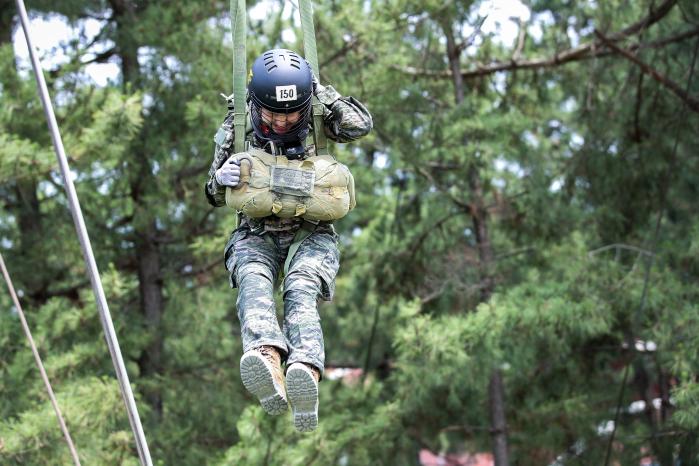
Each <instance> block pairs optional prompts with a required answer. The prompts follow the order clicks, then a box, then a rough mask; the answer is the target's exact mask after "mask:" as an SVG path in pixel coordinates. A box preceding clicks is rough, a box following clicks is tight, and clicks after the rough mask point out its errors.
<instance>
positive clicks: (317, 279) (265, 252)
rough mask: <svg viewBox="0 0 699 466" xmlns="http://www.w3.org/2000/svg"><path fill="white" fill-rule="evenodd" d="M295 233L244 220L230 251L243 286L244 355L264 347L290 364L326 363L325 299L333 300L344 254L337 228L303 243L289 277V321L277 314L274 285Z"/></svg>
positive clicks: (234, 278) (234, 281)
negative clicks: (320, 305) (319, 306)
mask: <svg viewBox="0 0 699 466" xmlns="http://www.w3.org/2000/svg"><path fill="white" fill-rule="evenodd" d="M294 234H295V231H293V230H292V231H265V228H264V224H257V225H256V224H255V223H254V222H244V223H243V224H242V225H241V226H240V227H239V228H238V229H236V230H235V231H234V232H233V233H232V235H231V238H230V239H229V241H228V244H227V245H226V249H225V256H224V257H225V263H226V268H227V269H228V271H229V272H230V277H231V287H233V288H235V287H238V300H237V302H236V307H237V310H238V319H239V320H240V327H241V334H242V338H243V351H249V350H251V349H254V348H257V347H259V346H263V345H271V346H275V347H277V348H279V349H280V350H281V352H282V355H283V356H282V357H283V358H285V359H286V363H287V365H290V364H292V363H294V362H303V363H307V364H312V365H313V366H315V367H317V368H318V369H319V370H320V371H321V373H322V372H323V369H324V365H325V346H324V343H323V331H322V329H321V326H320V315H319V314H318V309H317V304H318V301H319V299H321V298H322V299H323V300H326V301H330V300H332V297H333V293H334V289H335V275H336V274H337V270H338V268H339V262H340V253H339V251H338V248H337V235H336V234H335V232H334V230H333V228H332V226H331V225H319V226H318V227H317V228H316V229H315V231H313V232H312V233H311V234H310V236H308V237H307V238H306V239H305V240H303V242H302V243H301V245H300V247H299V248H298V251H297V252H296V254H295V255H294V257H293V259H292V260H291V262H290V264H289V270H288V273H287V274H286V276H285V277H284V283H283V299H284V322H283V327H282V329H280V328H279V322H278V320H277V315H276V306H275V303H274V296H273V292H274V286H275V283H276V282H277V279H278V278H279V276H280V274H282V273H283V272H284V270H283V269H284V261H285V260H286V257H287V254H288V251H289V247H290V246H291V244H292V243H293V239H294Z"/></svg>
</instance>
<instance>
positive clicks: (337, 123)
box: [205, 86, 373, 373]
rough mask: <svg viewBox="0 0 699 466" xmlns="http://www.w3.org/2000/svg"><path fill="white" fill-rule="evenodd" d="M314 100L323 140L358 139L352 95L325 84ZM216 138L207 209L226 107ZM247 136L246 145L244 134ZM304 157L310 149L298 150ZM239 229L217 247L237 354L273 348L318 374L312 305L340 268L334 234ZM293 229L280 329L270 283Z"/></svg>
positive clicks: (365, 126) (294, 224)
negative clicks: (233, 292)
mask: <svg viewBox="0 0 699 466" xmlns="http://www.w3.org/2000/svg"><path fill="white" fill-rule="evenodd" d="M318 99H319V100H320V102H321V103H323V104H324V111H323V121H324V130H325V134H326V135H327V136H328V138H330V139H332V140H334V141H337V142H343V143H344V142H350V141H354V140H356V139H358V138H359V137H361V136H364V135H366V134H367V133H368V132H369V131H370V130H371V128H372V124H373V123H372V119H371V115H370V114H369V112H368V111H367V110H366V108H365V107H364V106H363V105H362V104H361V103H360V102H358V101H357V100H356V99H354V98H353V97H341V96H340V94H338V93H337V91H335V90H334V89H333V88H332V86H327V87H325V88H322V89H321V90H320V91H319V92H318ZM228 104H229V111H228V114H227V115H226V118H225V119H224V121H223V124H222V125H221V128H220V129H219V131H218V132H217V133H216V137H215V141H216V150H215V152H214V160H213V163H212V164H211V169H210V170H209V180H208V182H207V183H206V186H205V192H206V197H207V199H208V200H209V203H210V204H211V205H213V206H216V207H219V206H224V205H225V203H226V201H225V193H226V190H225V187H224V186H220V185H219V184H218V183H217V182H216V179H215V176H214V175H215V173H216V170H217V169H218V168H220V167H221V165H222V164H223V163H224V162H225V161H226V160H227V159H228V157H230V156H231V155H232V154H233V108H232V107H233V102H232V99H230V98H229V99H228ZM247 139H248V140H249V141H250V143H251V144H253V145H258V144H256V140H255V138H254V135H253V134H252V131H248V132H247ZM306 153H307V154H309V155H310V154H312V153H313V147H312V146H308V147H307V148H306ZM240 220H241V221H240V226H239V227H238V228H237V229H236V230H234V231H233V233H232V234H231V237H230V239H229V240H228V243H227V244H226V247H225V252H224V258H225V265H226V269H227V270H228V272H229V273H230V283H231V287H233V288H235V287H236V286H237V287H238V288H239V291H238V300H237V302H236V306H237V309H238V318H239V319H240V325H241V333H242V337H243V350H244V351H249V350H251V349H254V348H257V347H259V346H263V345H271V346H274V347H276V348H279V349H280V350H281V352H282V354H283V355H284V356H285V357H286V362H287V365H291V364H292V363H294V362H303V363H307V364H311V365H313V366H315V367H316V368H318V369H319V370H320V371H321V373H322V371H323V368H324V362H325V350H324V345H323V333H322V330H321V326H320V316H319V315H318V310H317V302H318V299H319V298H322V299H323V300H326V301H330V300H331V299H332V297H333V292H334V288H335V275H336V274H337V270H338V268H339V265H340V253H339V251H338V248H337V240H338V236H337V235H336V234H335V231H334V229H333V226H332V224H330V223H325V222H320V223H319V224H317V225H315V224H313V225H312V224H309V223H308V222H304V221H303V219H300V218H292V219H280V218H277V217H275V216H270V217H266V218H262V219H253V218H247V217H245V216H241V219H240ZM300 228H310V229H312V230H313V231H312V233H311V234H310V235H309V236H308V237H307V238H306V239H305V240H304V241H303V242H302V243H301V245H300V246H299V248H298V251H297V252H296V254H295V255H294V257H293V259H292V260H291V262H290V264H289V270H288V273H287V274H286V277H284V284H283V298H284V324H283V330H281V329H280V328H279V323H278V322H277V317H276V312H275V304H274V297H273V290H274V284H275V283H276V281H277V279H278V278H279V276H280V275H281V274H282V273H283V267H284V262H285V260H286V257H287V254H288V251H289V247H290V246H291V244H292V243H293V240H294V236H295V235H296V233H297V231H298V230H299V229H300Z"/></svg>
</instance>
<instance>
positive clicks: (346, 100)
mask: <svg viewBox="0 0 699 466" xmlns="http://www.w3.org/2000/svg"><path fill="white" fill-rule="evenodd" d="M317 97H318V100H319V101H320V102H321V103H323V105H324V106H325V108H324V109H323V120H324V123H325V134H326V136H328V137H329V138H330V139H332V140H333V141H336V142H352V141H355V140H357V139H359V138H360V137H362V136H366V135H367V134H369V131H371V128H372V127H373V126H374V122H373V120H372V118H371V114H370V113H369V111H368V110H367V109H366V107H365V106H364V105H362V103H361V102H359V101H358V100H357V99H355V98H354V97H342V96H341V95H340V94H339V93H338V92H337V91H336V90H335V89H334V88H333V87H332V86H325V87H322V86H321V87H320V89H319V90H318V93H317Z"/></svg>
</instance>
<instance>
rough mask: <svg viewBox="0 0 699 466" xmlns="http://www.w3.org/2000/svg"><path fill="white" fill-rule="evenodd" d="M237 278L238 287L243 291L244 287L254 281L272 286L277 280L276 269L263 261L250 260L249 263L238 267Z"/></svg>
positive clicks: (236, 270)
mask: <svg viewBox="0 0 699 466" xmlns="http://www.w3.org/2000/svg"><path fill="white" fill-rule="evenodd" d="M235 280H236V282H237V283H238V288H239V289H240V291H241V292H242V291H243V288H244V287H246V286H249V285H250V284H253V283H259V284H260V285H265V286H266V285H268V286H269V287H272V286H273V285H274V282H275V280H276V276H275V273H274V271H273V270H271V269H270V268H269V267H268V266H266V265H265V264H263V263H262V262H248V263H247V264H241V265H240V266H238V267H236V269H235ZM260 282H261V283H260Z"/></svg>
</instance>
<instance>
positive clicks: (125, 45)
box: [0, 0, 699, 466]
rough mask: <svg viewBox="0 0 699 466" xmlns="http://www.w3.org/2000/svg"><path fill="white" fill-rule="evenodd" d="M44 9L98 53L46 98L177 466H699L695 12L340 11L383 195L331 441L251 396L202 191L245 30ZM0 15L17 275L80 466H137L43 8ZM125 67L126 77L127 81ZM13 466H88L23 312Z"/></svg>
mask: <svg viewBox="0 0 699 466" xmlns="http://www.w3.org/2000/svg"><path fill="white" fill-rule="evenodd" d="M27 3H28V5H27V6H28V8H29V10H30V16H31V17H32V18H33V19H34V20H36V23H35V24H47V23H46V21H54V22H55V21H58V22H63V23H65V24H67V25H68V26H69V27H71V28H73V31H74V34H73V36H72V37H73V38H72V39H70V40H66V41H62V42H61V43H55V44H54V49H53V50H45V51H44V53H43V58H44V60H45V63H46V64H45V68H46V71H47V74H46V75H47V79H48V80H49V87H50V89H51V93H52V97H53V100H54V102H55V104H56V111H57V114H58V119H59V125H60V127H61V130H62V134H63V139H64V142H65V146H66V150H67V152H68V155H69V157H70V161H71V167H72V169H73V171H74V175H75V180H76V185H77V189H78V195H79V197H80V199H81V203H82V208H83V212H84V214H85V216H86V222H87V226H88V230H89V232H90V236H91V240H92V244H93V247H94V249H95V253H96V257H97V262H98V265H99V267H100V271H101V273H102V278H103V281H104V285H105V289H106V292H107V298H108V301H109V304H110V309H111V311H112V315H113V318H114V321H115V326H116V329H117V334H118V336H119V339H120V343H121V348H122V351H123V353H124V357H125V358H126V360H127V368H128V371H129V374H130V377H131V381H132V383H133V386H134V387H135V391H136V394H137V399H138V402H139V409H140V412H141V417H142V419H143V422H144V428H145V432H146V435H147V437H148V439H149V445H150V449H151V452H152V455H153V458H154V460H155V462H156V464H159V465H203V464H210V465H232V464H241V465H310V464H313V465H362V466H363V465H413V464H437V463H429V461H437V460H434V459H432V460H430V459H429V458H430V456H432V457H433V458H434V456H436V455H442V459H441V461H447V462H446V463H440V464H466V463H465V461H466V460H465V458H466V457H467V454H475V453H487V454H488V455H486V457H490V456H489V455H492V457H493V458H494V462H495V464H498V465H506V464H512V465H551V464H558V465H561V464H585V465H601V464H622V465H626V464H628V465H639V464H660V465H682V466H685V465H692V464H699V440H698V439H699V378H698V373H699V331H698V329H699V304H697V303H699V287H698V286H697V285H698V284H699V216H698V215H697V213H698V212H699V203H698V201H699V131H698V130H697V129H698V128H699V114H698V112H699V78H698V77H697V76H696V74H697V72H696V70H695V69H696V68H697V67H696V66H695V62H696V60H697V52H698V50H699V3H698V2H696V1H695V0H637V1H636V0H604V1H593V0H589V1H580V2H574V1H569V0H526V1H524V3H520V2H519V1H514V0H513V1H508V2H505V1H493V0H481V1H478V0H475V1H467V0H464V1H446V2H445V1H442V0H439V1H437V0H426V1H412V0H385V1H373V0H362V1H357V0H342V1H339V0H328V1H324V2H316V5H315V22H316V29H317V38H318V54H319V62H320V65H321V82H322V83H325V84H332V85H334V86H335V87H336V88H337V89H338V90H339V91H340V92H341V93H342V94H343V95H352V96H355V97H357V98H358V99H359V100H361V101H362V102H364V103H365V104H366V105H367V107H368V108H369V110H370V111H371V112H372V114H373V116H374V123H375V129H374V131H373V132H372V134H371V135H370V136H369V137H368V138H365V139H364V140H361V141H359V142H358V143H356V144H350V145H334V146H333V148H332V151H333V153H334V154H335V155H336V156H337V158H338V159H339V160H341V161H342V162H344V163H345V164H347V165H349V167H350V168H351V169H352V171H353V173H354V175H355V178H356V182H357V189H358V196H359V197H358V207H357V209H356V210H354V211H353V212H351V214H350V215H349V216H347V217H346V218H344V219H342V220H341V221H339V222H337V229H338V232H339V233H340V234H341V236H342V241H341V251H342V255H343V259H342V264H341V270H340V274H339V276H338V283H337V292H336V298H335V300H334V302H332V303H323V304H322V305H321V308H320V312H321V316H322V319H323V325H324V332H325V339H326V348H327V361H328V366H330V367H332V368H345V369H351V370H345V371H341V370H335V371H334V374H335V377H328V378H327V379H326V380H324V381H323V382H322V383H321V404H320V427H319V429H318V430H317V431H316V432H314V433H312V434H308V435H301V434H298V433H296V432H295V431H294V430H293V426H292V425H291V422H290V420H289V419H288V416H287V417H280V418H272V417H269V416H266V415H263V412H262V411H261V409H260V407H259V406H258V404H257V403H256V400H254V399H253V398H251V397H250V396H249V395H248V394H247V393H246V391H245V390H244V388H243V386H242V384H241V382H240V377H239V373H238V361H239V358H240V356H241V343H240V338H239V325H238V322H237V317H236V315H235V309H234V302H235V291H233V290H231V289H230V288H229V284H228V277H227V274H226V272H225V269H224V266H223V263H222V249H223V246H224V244H225V242H226V240H227V238H228V235H229V234H230V231H231V229H232V228H233V227H234V222H235V220H234V215H233V212H232V211H231V210H228V209H213V208H211V207H210V206H209V205H208V204H207V202H206V199H205V196H204V193H203V185H204V182H205V181H206V176H207V175H206V172H207V170H208V168H209V165H210V163H211V158H212V155H213V140H212V138H213V135H214V133H215V131H216V129H217V128H218V125H219V124H220V122H221V121H222V118H223V116H224V115H225V113H226V104H225V101H224V99H222V98H221V97H220V95H219V94H220V93H225V94H230V93H231V92H232V44H231V38H230V25H229V17H228V8H229V4H228V3H227V2H222V1H220V0H212V1H197V2H193V1H192V2H169V1H156V0H143V1H136V0H106V1H104V0H84V1H76V0H60V1H59V0H52V1H47V0H29V1H28V2H27ZM258 3H259V2H258ZM248 4H249V6H250V7H253V6H255V7H256V8H257V9H258V11H259V9H260V8H262V10H263V13H264V14H263V15H261V17H260V15H258V16H257V17H253V16H251V17H250V18H249V31H248V33H249V34H248V63H251V60H252V59H253V58H254V57H255V56H257V55H258V54H259V53H261V52H262V51H264V50H266V49H268V48H273V47H279V46H281V47H287V48H292V49H296V50H299V51H302V43H301V32H300V27H299V26H300V25H299V19H298V18H299V15H298V9H297V5H296V3H295V2H280V1H270V0H267V1H266V2H265V3H264V4H262V5H256V4H255V2H248ZM0 6H1V9H0V203H1V204H0V205H2V210H1V211H0V252H2V255H3V256H4V257H5V261H6V262H7V264H8V267H9V269H10V273H11V274H12V276H13V278H14V280H15V286H16V287H17V288H19V289H21V292H22V303H23V307H24V308H25V310H26V312H27V313H28V316H29V321H30V325H31V327H32V329H33V331H34V333H35V339H36V340H37V342H38V344H39V347H40V350H41V352H42V354H43V356H44V357H45V362H46V365H47V369H48V372H49V375H50V377H51V379H52V382H53V384H54V388H55V389H56V391H57V394H58V399H59V403H60V405H61V407H62V409H63V411H64V414H65V415H66V417H67V422H68V426H69V427H70V429H71V432H72V435H73V438H74V440H75V442H76V444H77V448H78V451H79V452H80V455H81V459H82V460H83V464H90V465H97V464H99V465H136V464H138V457H137V455H136V451H135V445H134V442H133V436H132V435H131V432H130V430H129V424H128V420H127V416H126V412H125V410H124V405H123V402H122V400H121V396H120V394H119V390H118V385H117V383H116V379H115V376H114V370H113V368H112V365H111V360H110V357H109V354H108V351H107V347H106V345H105V342H104V338H103V336H102V330H101V326H100V324H99V318H98V314H97V310H96V306H95V302H94V298H93V295H92V291H91V289H90V286H89V281H88V279H87V276H86V273H85V266H84V263H83V259H82V256H81V253H80V249H79V244H78V241H77V238H76V236H75V232H74V227H73V223H72V220H71V217H70V214H69V211H68V209H67V201H66V197H65V194H64V190H63V186H62V182H61V179H60V176H59V174H58V171H57V165H56V160H55V156H54V153H53V149H52V146H51V141H50V137H49V133H48V130H47V126H46V121H45V119H44V115H43V112H42V109H41V105H40V101H39V98H38V94H37V90H36V84H35V81H34V78H33V76H32V74H31V71H30V67H29V64H28V62H27V60H26V59H24V60H20V59H18V58H17V57H16V56H15V55H14V49H13V37H14V38H16V42H18V43H19V42H23V40H24V39H23V36H22V35H21V32H18V27H19V26H18V17H17V14H16V10H15V4H14V2H13V1H12V0H0ZM515 7H516V8H515ZM498 8H499V10H500V16H501V17H503V18H504V19H503V20H501V21H499V25H498V24H497V22H495V21H493V17H492V16H491V14H492V12H493V11H494V9H498ZM508 8H512V11H513V13H512V15H511V16H512V17H509V16H508V15H509V13H508ZM515 12H516V13H515ZM41 20H43V21H44V22H43V23H42V22H41ZM506 31H511V32H513V33H510V34H509V35H508V34H505V32H506ZM34 34H35V35H37V37H39V36H42V34H43V35H45V34H47V30H46V28H42V27H36V28H35V30H34ZM15 47H18V45H16V46H15ZM59 55H60V56H61V57H63V58H62V59H61V60H56V59H55V57H57V56H59ZM101 64H107V65H110V66H112V67H113V68H114V69H115V70H116V72H115V74H114V76H112V77H111V78H110V79H108V80H105V81H104V82H101V83H98V82H96V81H95V79H94V78H93V77H92V76H91V75H90V73H89V72H88V70H90V69H92V68H90V67H93V66H96V65H101ZM3 290H4V285H3ZM342 374H350V375H348V376H345V377H341V375H342ZM331 379H333V380H331ZM0 463H1V464H3V465H63V464H69V463H70V456H69V454H68V449H67V447H66V446H65V443H64V442H63V439H62V435H61V433H60V430H59V429H58V426H57V422H56V419H55V416H54V414H53V411H52V410H51V407H50V404H49V402H48V399H47V396H46V394H45V392H44V388H43V384H42V382H41V379H40V378H39V374H38V371H37V369H36V367H35V365H34V361H33V358H32V355H31V352H30V351H29V349H28V346H27V343H26V340H25V337H24V335H23V333H22V330H21V327H20V322H19V319H18V316H17V313H16V310H14V309H13V307H12V303H11V301H10V298H9V295H8V294H7V293H6V292H5V291H3V292H2V293H0Z"/></svg>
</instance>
